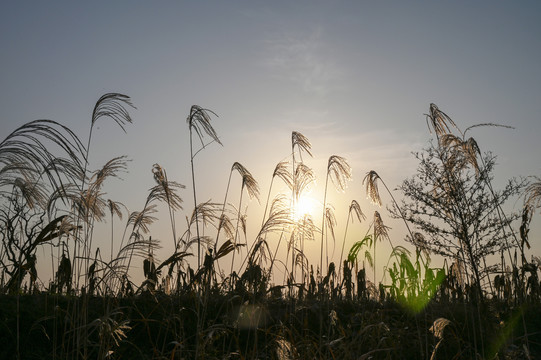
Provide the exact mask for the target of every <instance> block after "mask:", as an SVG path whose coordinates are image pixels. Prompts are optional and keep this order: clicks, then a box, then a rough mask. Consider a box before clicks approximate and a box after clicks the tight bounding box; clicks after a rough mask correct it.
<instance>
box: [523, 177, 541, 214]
mask: <svg viewBox="0 0 541 360" xmlns="http://www.w3.org/2000/svg"><path fill="white" fill-rule="evenodd" d="M524 194H525V202H526V204H527V205H529V206H531V207H532V208H538V207H540V206H541V178H539V177H537V176H535V181H534V182H532V183H530V184H529V185H528V186H527V187H526V191H525V192H524Z"/></svg>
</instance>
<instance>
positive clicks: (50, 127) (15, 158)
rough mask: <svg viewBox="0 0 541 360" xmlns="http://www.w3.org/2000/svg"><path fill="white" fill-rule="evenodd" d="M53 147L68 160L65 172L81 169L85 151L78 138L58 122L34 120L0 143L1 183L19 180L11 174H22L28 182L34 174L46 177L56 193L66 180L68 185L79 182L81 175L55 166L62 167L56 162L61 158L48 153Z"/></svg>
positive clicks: (64, 162)
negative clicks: (14, 179)
mask: <svg viewBox="0 0 541 360" xmlns="http://www.w3.org/2000/svg"><path fill="white" fill-rule="evenodd" d="M46 145H47V146H46ZM50 145H54V146H56V147H58V149H59V150H60V151H61V152H62V153H64V154H66V155H67V156H68V158H67V159H64V160H62V163H63V164H64V167H65V168H66V169H81V168H82V161H81V159H83V158H84V156H85V155H84V151H85V148H84V145H83V144H82V143H81V141H80V140H79V138H78V137H77V135H75V133H74V132H73V131H71V130H70V129H69V128H68V127H66V126H64V125H61V124H59V123H57V122H55V121H51V120H35V121H31V122H29V123H26V124H24V125H22V126H20V127H19V128H17V129H16V130H15V131H13V132H12V133H10V134H9V135H8V136H7V137H6V138H5V139H4V140H3V141H2V142H1V143H0V164H2V166H1V168H2V171H1V172H0V183H5V182H6V181H7V180H8V179H9V178H11V179H13V178H16V177H18V176H13V175H9V174H22V175H23V177H26V178H28V179H30V178H31V177H32V174H36V175H37V174H39V175H40V176H41V174H44V175H45V176H46V177H47V179H48V180H49V182H50V183H51V185H52V186H53V188H54V189H57V188H60V187H62V186H63V185H64V183H65V182H66V181H65V179H63V177H64V176H66V177H67V180H68V181H67V182H68V183H70V182H73V181H78V180H79V176H80V174H81V172H82V171H80V170H77V171H69V172H63V171H62V170H63V167H56V166H52V165H53V164H59V163H60V161H58V160H55V159H57V158H62V156H61V155H60V154H56V153H55V152H54V151H53V150H49V149H50V148H51V146H50ZM68 163H69V165H67V164H68Z"/></svg>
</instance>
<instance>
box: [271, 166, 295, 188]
mask: <svg viewBox="0 0 541 360" xmlns="http://www.w3.org/2000/svg"><path fill="white" fill-rule="evenodd" d="M288 165H289V161H280V162H279V163H278V164H277V165H276V167H275V168H274V172H273V173H272V177H273V178H274V177H278V178H280V179H282V181H283V182H284V183H285V184H286V185H287V186H288V187H289V188H290V189H291V188H293V177H292V176H291V173H290V172H289V170H288Z"/></svg>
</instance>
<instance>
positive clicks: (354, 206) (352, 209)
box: [338, 200, 366, 279]
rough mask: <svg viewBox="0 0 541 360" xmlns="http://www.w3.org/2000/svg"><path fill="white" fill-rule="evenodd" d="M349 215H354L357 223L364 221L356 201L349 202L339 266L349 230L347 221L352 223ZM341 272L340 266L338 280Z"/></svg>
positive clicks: (340, 267) (364, 217)
mask: <svg viewBox="0 0 541 360" xmlns="http://www.w3.org/2000/svg"><path fill="white" fill-rule="evenodd" d="M351 214H354V215H355V217H357V220H358V221H359V222H362V221H363V220H366V216H365V215H364V213H363V211H362V210H361V206H360V205H359V203H358V202H357V200H351V204H350V205H349V211H348V218H347V220H346V229H345V231H344V241H342V250H341V251H340V262H339V264H342V260H343V258H344V249H345V246H346V239H347V234H348V228H349V219H351V221H352V222H353V217H352V216H351ZM341 272H342V266H339V267H338V278H339V279H340V276H341Z"/></svg>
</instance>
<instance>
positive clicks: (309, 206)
mask: <svg viewBox="0 0 541 360" xmlns="http://www.w3.org/2000/svg"><path fill="white" fill-rule="evenodd" d="M317 206H318V204H317V201H316V200H314V199H313V198H311V197H310V196H306V195H301V197H300V198H299V199H298V201H297V203H296V204H295V208H294V209H293V218H294V220H295V221H299V220H301V219H302V218H304V216H305V215H309V216H311V217H313V216H314V213H315V209H316V208H317Z"/></svg>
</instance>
